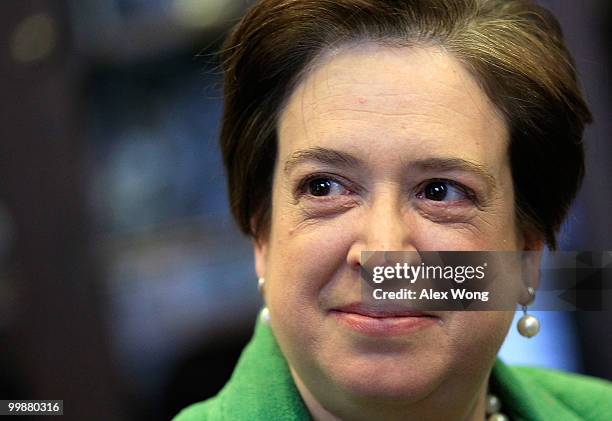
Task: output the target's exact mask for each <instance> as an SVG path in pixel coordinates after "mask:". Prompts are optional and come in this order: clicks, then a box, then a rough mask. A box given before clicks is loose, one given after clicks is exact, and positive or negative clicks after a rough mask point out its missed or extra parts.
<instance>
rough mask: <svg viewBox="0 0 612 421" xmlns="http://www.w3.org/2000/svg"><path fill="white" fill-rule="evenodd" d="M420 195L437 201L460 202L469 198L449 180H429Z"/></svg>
mask: <svg viewBox="0 0 612 421" xmlns="http://www.w3.org/2000/svg"><path fill="white" fill-rule="evenodd" d="M420 195H421V196H422V197H424V198H425V199H427V200H433V201H435V202H445V201H446V202H458V201H461V200H465V199H467V198H468V196H467V194H466V193H465V192H464V191H463V190H461V189H460V188H459V187H457V186H455V185H453V184H452V183H450V182H448V181H432V182H429V183H427V184H426V185H425V188H424V189H423V191H422V193H421V194H420Z"/></svg>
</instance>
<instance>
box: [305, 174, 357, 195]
mask: <svg viewBox="0 0 612 421" xmlns="http://www.w3.org/2000/svg"><path fill="white" fill-rule="evenodd" d="M305 190H306V193H308V194H310V195H311V196H337V195H341V194H347V193H348V190H347V189H346V188H345V187H344V186H343V185H342V184H340V183H339V182H337V181H335V180H332V179H331V178H327V177H317V178H313V179H311V180H309V181H308V182H307V183H306V186H305Z"/></svg>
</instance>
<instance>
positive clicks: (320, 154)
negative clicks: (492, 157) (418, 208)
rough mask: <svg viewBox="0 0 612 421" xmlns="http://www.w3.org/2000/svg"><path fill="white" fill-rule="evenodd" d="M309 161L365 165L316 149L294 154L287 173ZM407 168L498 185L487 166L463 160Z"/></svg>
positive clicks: (430, 160)
mask: <svg viewBox="0 0 612 421" xmlns="http://www.w3.org/2000/svg"><path fill="white" fill-rule="evenodd" d="M309 161H314V162H318V163H322V164H327V165H333V166H338V167H343V168H348V167H355V166H360V165H363V161H362V160H361V159H360V158H358V157H356V156H354V155H351V154H350V153H346V152H341V151H337V150H334V149H328V148H321V147H314V148H307V149H300V150H297V151H295V152H293V153H292V154H291V155H290V156H289V158H288V159H287V161H285V168H284V170H285V173H286V174H289V173H290V172H291V171H292V170H293V169H294V168H295V167H296V166H298V165H300V164H303V163H306V162H309ZM406 168H407V169H410V168H417V169H421V170H425V171H446V172H448V171H461V172H468V173H471V174H474V175H476V176H478V177H480V178H482V179H483V180H484V181H485V183H486V184H487V188H488V189H489V190H490V191H494V190H495V188H496V185H497V183H496V180H495V177H494V176H493V175H491V173H490V172H489V171H488V170H487V168H486V166H484V165H482V164H478V163H476V162H472V161H468V160H466V159H462V158H454V157H448V158H447V157H432V158H425V159H417V160H414V161H409V162H407V163H406Z"/></svg>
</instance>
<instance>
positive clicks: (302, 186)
mask: <svg viewBox="0 0 612 421" xmlns="http://www.w3.org/2000/svg"><path fill="white" fill-rule="evenodd" d="M317 179H322V180H329V181H332V182H335V183H338V184H340V185H341V186H342V187H343V188H344V189H345V190H347V191H348V192H350V193H354V192H356V191H358V188H357V187H356V186H355V187H353V186H347V184H351V183H349V182H348V181H347V180H344V179H343V178H341V177H339V176H337V175H334V174H328V173H317V174H311V175H309V176H307V177H305V178H304V179H303V180H302V181H300V183H299V184H298V188H297V193H298V196H300V197H301V196H306V195H307V196H309V197H311V198H315V199H314V200H329V196H315V195H313V194H310V193H309V192H308V188H309V183H310V182H311V181H314V180H317ZM435 182H439V183H447V184H449V185H451V186H452V187H454V188H456V189H457V190H459V191H461V192H462V193H463V194H464V195H465V197H466V198H467V199H468V200H470V201H471V202H472V203H474V204H475V205H476V206H478V205H479V199H478V196H477V194H476V193H475V192H474V191H473V190H472V189H470V188H469V187H466V186H465V185H463V184H461V183H458V182H456V181H453V180H449V179H446V178H431V179H427V180H425V181H423V182H422V183H420V184H419V185H418V187H417V188H416V189H415V190H416V193H415V195H416V196H417V197H419V198H424V197H423V195H424V194H425V187H427V185H428V184H430V183H435ZM425 200H428V199H425ZM428 201H430V202H437V201H435V200H428ZM440 202H442V201H440ZM442 203H444V202H442Z"/></svg>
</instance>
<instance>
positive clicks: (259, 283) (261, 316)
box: [257, 278, 270, 325]
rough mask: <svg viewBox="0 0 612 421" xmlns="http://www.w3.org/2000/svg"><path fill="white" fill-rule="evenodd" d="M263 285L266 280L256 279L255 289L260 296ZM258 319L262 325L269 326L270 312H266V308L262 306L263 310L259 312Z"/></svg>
mask: <svg viewBox="0 0 612 421" xmlns="http://www.w3.org/2000/svg"><path fill="white" fill-rule="evenodd" d="M265 283H266V280H265V279H264V278H259V279H257V289H258V290H259V293H260V294H262V293H263V289H264V284H265ZM259 319H260V320H261V322H262V323H263V324H266V325H269V324H270V310H268V307H267V306H264V308H262V309H261V312H260V313H259Z"/></svg>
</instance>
